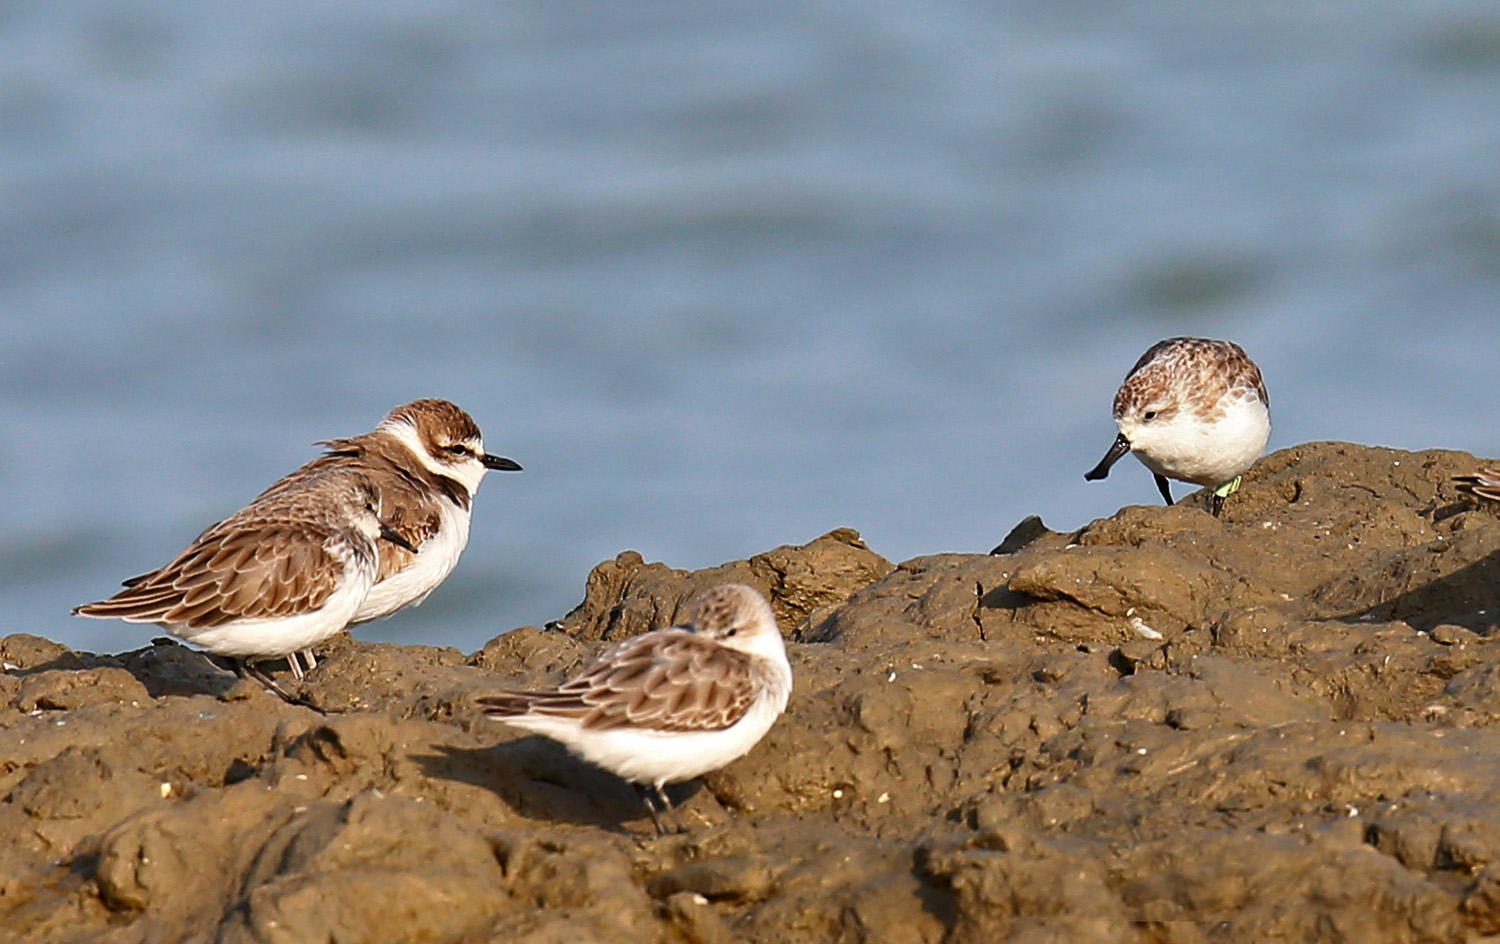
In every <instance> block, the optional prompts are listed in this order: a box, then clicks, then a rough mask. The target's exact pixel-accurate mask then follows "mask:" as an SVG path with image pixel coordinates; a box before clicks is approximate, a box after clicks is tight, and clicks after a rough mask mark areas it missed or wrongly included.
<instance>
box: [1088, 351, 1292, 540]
mask: <svg viewBox="0 0 1500 944" xmlns="http://www.w3.org/2000/svg"><path fill="white" fill-rule="evenodd" d="M1270 403H1271V401H1270V398H1269V397H1267V396H1266V385H1265V382H1264V381H1263V380H1262V379H1261V376H1260V368H1258V367H1256V366H1255V362H1254V361H1252V360H1251V359H1250V356H1249V355H1248V354H1246V353H1245V350H1244V348H1242V347H1240V346H1239V345H1238V344H1234V343H1233V342H1230V341H1215V340H1211V339H1209V338H1168V339H1166V340H1165V341H1158V342H1157V343H1156V344H1153V345H1152V346H1151V348H1150V349H1149V350H1147V351H1146V353H1145V354H1142V355H1141V359H1140V360H1138V361H1136V364H1135V366H1134V367H1132V368H1131V369H1130V373H1129V374H1127V375H1126V377H1125V382H1124V383H1122V384H1121V385H1120V389H1119V390H1118V391H1116V393H1115V402H1114V417H1115V425H1116V426H1118V427H1119V430H1120V432H1119V435H1118V436H1116V437H1115V441H1114V443H1113V444H1112V445H1111V446H1110V447H1109V451H1108V452H1107V453H1105V455H1104V458H1103V459H1101V460H1099V464H1098V465H1096V466H1095V467H1094V468H1092V469H1090V470H1089V471H1088V472H1086V473H1084V476H1083V477H1084V478H1085V479H1088V480H1089V481H1093V480H1095V479H1102V478H1104V477H1106V476H1108V475H1109V469H1110V466H1112V465H1114V464H1115V463H1116V462H1117V461H1119V460H1120V459H1121V458H1122V457H1123V456H1124V455H1125V454H1126V453H1130V452H1133V453H1135V456H1136V458H1137V459H1139V460H1141V464H1142V465H1144V466H1145V467H1146V468H1148V469H1150V470H1151V473H1152V475H1153V476H1154V477H1155V478H1156V487H1157V490H1158V491H1160V492H1161V496H1162V498H1165V499H1166V501H1167V504H1168V505H1170V504H1172V489H1171V486H1170V485H1169V484H1168V483H1167V480H1168V479H1176V480H1177V481H1179V482H1191V483H1192V484H1194V485H1203V486H1207V487H1210V488H1212V489H1213V490H1214V492H1213V498H1212V506H1211V507H1212V511H1213V515H1214V517H1215V518H1217V517H1218V516H1219V512H1220V511H1222V510H1223V507H1224V499H1225V498H1227V497H1228V496H1229V495H1231V494H1233V493H1234V492H1235V490H1236V489H1238V488H1239V487H1240V478H1241V476H1243V475H1244V474H1245V473H1246V472H1248V471H1250V467H1251V466H1252V465H1254V464H1255V460H1256V459H1258V458H1260V454H1261V450H1263V449H1265V448H1266V440H1268V439H1269V438H1270V437H1271V406H1270Z"/></svg>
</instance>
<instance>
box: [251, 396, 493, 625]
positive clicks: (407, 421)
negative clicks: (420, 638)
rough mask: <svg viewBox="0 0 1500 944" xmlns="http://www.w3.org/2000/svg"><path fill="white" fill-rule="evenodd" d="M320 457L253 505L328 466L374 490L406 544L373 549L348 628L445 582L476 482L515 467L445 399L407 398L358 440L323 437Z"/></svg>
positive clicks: (465, 530)
mask: <svg viewBox="0 0 1500 944" xmlns="http://www.w3.org/2000/svg"><path fill="white" fill-rule="evenodd" d="M320 445H323V446H327V447H328V452H327V453H325V454H324V455H322V456H319V457H318V458H316V459H314V460H313V461H311V462H309V463H308V464H307V465H305V466H303V467H302V468H300V469H298V470H297V471H296V472H293V473H292V474H291V475H288V476H287V477H286V478H283V479H282V480H280V481H279V482H277V483H276V484H274V485H272V486H271V487H270V488H268V489H266V490H265V491H264V492H262V493H261V495H260V497H259V498H257V499H256V500H257V501H259V500H260V499H262V498H266V497H268V496H271V495H275V494H276V493H278V492H281V491H284V490H286V489H292V488H297V487H298V485H299V482H300V481H301V480H302V479H303V478H305V477H307V476H310V475H316V474H318V473H320V472H322V471H324V470H326V469H331V468H352V469H358V470H360V471H361V472H363V473H364V474H366V475H368V476H369V477H370V479H371V481H373V482H374V483H375V486H376V487H377V488H378V489H380V496H381V507H382V509H383V516H384V520H385V523H386V524H388V525H390V527H391V530H393V531H395V532H396V533H397V534H400V535H401V536H402V537H403V538H405V539H406V543H407V544H408V545H410V548H415V550H411V549H410V548H408V547H403V546H401V545H398V544H395V543H392V542H389V541H386V542H382V543H381V545H380V572H379V574H378V576H377V578H376V581H375V586H374V587H373V588H372V589H371V590H370V594H369V596H367V597H366V598H365V600H364V602H363V603H361V604H360V607H359V610H358V611H357V612H356V613H355V614H354V620H353V622H355V623H363V622H367V621H369V620H375V619H380V618H381V617H383V616H389V615H391V614H392V613H394V612H396V611H397V610H399V609H401V608H402V607H404V606H411V605H414V604H418V603H421V602H422V601H423V600H425V599H427V595H428V594H430V593H432V591H433V590H435V589H437V586H438V584H440V583H442V582H443V581H444V580H445V579H447V577H448V575H449V574H450V573H452V572H453V568H454V567H455V566H456V565H457V564H458V558H459V555H461V554H462V553H463V551H464V547H465V546H466V545H467V544H468V543H469V516H470V510H471V508H472V506H473V503H474V495H475V493H476V492H478V491H479V483H480V482H482V481H483V480H484V476H485V473H486V472H488V471H489V470H491V469H494V470H497V471H502V472H519V471H521V466H520V465H518V464H517V463H516V462H514V461H512V460H510V459H506V458H504V457H503V456H494V455H490V454H489V453H487V452H485V451H484V437H483V436H482V435H480V432H479V426H478V424H476V423H475V422H474V419H473V417H471V416H469V414H468V413H466V412H464V411H463V410H462V409H460V408H459V407H458V405H457V404H454V403H450V402H449V401H447V400H435V399H427V400H414V401H412V402H411V403H407V404H404V405H402V406H398V407H396V408H395V409H394V410H392V411H391V412H390V414H389V415H387V416H386V418H385V419H384V420H381V422H380V425H379V426H377V427H375V429H374V430H373V431H371V432H368V433H365V434H364V435H362V436H353V437H350V438H348V439H330V440H327V441H325V442H323V443H320Z"/></svg>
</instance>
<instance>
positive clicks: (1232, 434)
mask: <svg viewBox="0 0 1500 944" xmlns="http://www.w3.org/2000/svg"><path fill="white" fill-rule="evenodd" d="M1126 436H1127V438H1128V439H1130V445H1131V449H1132V451H1133V452H1134V453H1135V455H1136V458H1138V459H1140V460H1141V463H1142V464H1143V465H1145V466H1146V468H1148V469H1150V470H1151V471H1152V472H1155V473H1157V474H1158V475H1165V476H1166V477H1167V478H1170V479H1176V480H1178V481H1179V482H1191V483H1193V484H1194V485H1207V486H1217V485H1223V484H1224V483H1225V482H1228V481H1230V480H1232V479H1233V478H1234V477H1235V476H1237V475H1243V474H1244V473H1245V472H1247V471H1249V469H1250V467H1251V466H1252V465H1254V464H1255V460H1256V459H1258V458H1259V457H1260V454H1261V450H1263V449H1265V448H1266V440H1268V439H1269V438H1270V437H1271V413H1270V411H1269V410H1267V409H1266V405H1265V404H1264V403H1262V402H1261V401H1260V400H1259V398H1244V399H1238V400H1235V401H1234V402H1232V403H1229V404H1226V409H1225V411H1224V414H1223V415H1222V416H1221V417H1219V418H1218V419H1217V420H1216V421H1215V422H1212V423H1205V422H1202V421H1201V420H1199V419H1198V418H1197V417H1196V416H1195V415H1194V414H1192V413H1190V412H1188V411H1186V410H1184V411H1183V412H1182V413H1181V414H1180V415H1179V416H1178V417H1176V418H1175V419H1174V420H1173V421H1172V422H1171V423H1168V424H1164V425H1157V426H1146V425H1144V424H1143V425H1141V426H1139V427H1137V428H1135V429H1133V430H1131V431H1130V432H1129V433H1127V434H1126Z"/></svg>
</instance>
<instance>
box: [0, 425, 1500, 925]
mask: <svg viewBox="0 0 1500 944" xmlns="http://www.w3.org/2000/svg"><path fill="white" fill-rule="evenodd" d="M1478 464H1479V462H1478V460H1476V459H1474V458H1473V457H1472V456H1468V455H1466V454H1463V453H1455V452H1439V451H1432V452H1423V453H1406V452H1398V451H1395V450H1388V449H1375V448H1368V447H1362V446H1355V445H1350V444H1343V443H1315V444H1309V445H1305V446H1299V447H1296V448H1294V449H1289V450H1284V451H1282V452H1279V453H1276V454H1274V455H1271V456H1268V457H1266V458H1265V459H1264V460H1262V461H1261V462H1260V463H1259V464H1258V465H1257V466H1256V467H1255V469H1254V470H1252V472H1251V474H1250V475H1248V476H1247V477H1246V480H1245V483H1244V486H1243V488H1242V489H1241V490H1240V492H1239V493H1237V494H1236V495H1235V496H1233V498H1231V500H1230V501H1229V502H1228V504H1227V505H1226V507H1225V513H1224V517H1222V518H1219V519H1214V518H1212V517H1211V516H1209V515H1208V514H1206V513H1205V511H1204V508H1205V499H1204V496H1203V495H1202V494H1198V495H1194V496H1190V497H1189V498H1187V499H1185V500H1184V501H1183V502H1181V503H1180V504H1179V505H1178V506H1176V507H1171V508H1167V507H1159V506H1137V507H1129V508H1124V509H1122V510H1121V511H1120V512H1119V513H1117V514H1115V515H1113V516H1111V517H1109V518H1107V519H1101V520H1099V521H1095V522H1092V523H1090V524H1089V525H1088V526H1086V527H1084V528H1082V529H1080V530H1079V531H1077V532H1074V533H1069V534H1064V533H1058V532H1054V531H1051V530H1049V529H1048V528H1047V527H1046V526H1045V525H1044V524H1043V523H1042V522H1040V521H1039V520H1037V519H1034V518H1032V519H1027V521H1025V522H1022V523H1021V524H1019V525H1018V526H1017V527H1016V528H1015V529H1014V530H1012V532H1011V533H1010V534H1008V535H997V538H1003V540H1000V541H999V546H998V547H996V549H995V552H993V553H991V554H936V555H929V556H924V557H919V558H916V559H914V560H909V561H905V562H902V563H900V564H895V565H893V564H891V563H889V562H887V561H886V560H885V559H884V558H882V557H880V556H879V555H878V554H877V553H875V552H874V551H872V550H870V549H869V548H867V547H866V546H865V545H864V543H863V542H862V541H861V540H860V538H859V536H858V534H857V533H855V532H853V531H851V530H839V531H834V532H832V533H830V534H828V535H825V536H823V537H821V538H818V539H817V540H815V541H813V542H811V543H809V544H806V545H803V546H785V547H780V548H776V549H774V550H771V551H768V552H766V553H765V554H761V555H757V556H756V557H753V558H751V559H749V560H746V561H734V562H730V563H727V564H724V565H722V566H720V567H716V568H711V569H709V570H704V571H697V572H686V571H681V570H675V569H672V568H670V567H668V566H666V565H664V564H660V563H648V562H646V561H645V560H643V559H642V558H641V557H640V555H638V554H635V553H633V552H625V553H623V554H621V555H619V556H618V557H617V558H615V559H614V560H612V561H606V562H604V563H602V564H600V565H599V566H598V567H597V568H595V570H594V571H593V573H591V574H589V575H588V577H587V580H586V581H585V582H584V583H585V587H584V599H583V601H582V602H581V603H580V604H579V606H578V607H576V608H575V609H574V610H573V611H572V612H571V613H569V614H567V615H566V616H563V617H561V618H559V619H558V620H556V621H555V622H553V623H551V624H549V625H548V626H547V627H545V628H538V627H523V628H520V629H517V630H515V631H513V632H510V633H507V634H505V635H502V636H499V637H497V638H496V639H494V640H492V641H491V642H490V643H489V644H487V645H486V646H485V647H484V648H483V649H481V650H480V651H479V652H476V653H472V654H468V655H465V654H463V653H459V652H456V651H454V650H446V649H437V648H432V647H424V646H390V645H373V644H367V643H362V642H360V641H358V639H357V638H348V637H339V638H337V639H335V640H331V641H330V642H329V644H328V645H327V646H325V647H324V649H323V651H321V652H320V658H321V660H322V661H321V662H320V664H319V666H318V667H317V668H316V669H315V670H314V671H313V672H311V673H310V675H309V677H308V680H307V682H306V683H305V686H304V689H303V691H304V694H305V696H306V699H307V703H308V704H307V706H291V705H287V704H284V703H283V702H281V701H280V700H278V699H276V698H274V697H272V696H270V695H268V694H267V693H265V692H264V691H262V690H261V689H259V687H257V686H254V685H246V684H244V683H242V682H238V681H236V680H235V679H234V678H233V677H232V676H230V675H229V674H228V673H227V672H226V671H225V670H224V669H223V668H222V667H220V666H216V665H214V664H213V663H212V662H211V661H209V660H207V659H206V658H204V657H203V656H202V655H201V654H199V653H196V652H194V651H192V650H191V649H189V648H187V647H184V646H181V645H178V644H175V643H172V642H170V641H168V640H161V641H158V642H156V643H154V644H152V645H151V646H147V647H144V648H142V649H138V650H135V651H133V652H127V653H122V654H118V655H94V654H90V653H75V652H71V651H69V650H67V649H65V648H64V647H61V646H58V645H56V644H55V643H50V642H48V641H47V640H43V639H38V638H37V637H35V636H27V635H25V634H24V633H21V632H17V633H15V634H13V635H10V636H6V637H4V638H0V657H3V663H4V671H3V674H0V706H3V707H0V744H3V745H4V748H5V749H4V752H3V754H0V834H3V835H5V836H6V837H8V841H7V843H5V844H4V845H3V846H0V940H4V941H17V942H70V941H80V942H81V941H90V942H93V941H104V942H110V941H121V942H126V941H129V942H135V941H157V940H160V941H189V942H200V941H201V942H234V944H241V942H245V944H250V942H255V944H270V942H283V941H285V942H293V941H296V942H300V941H310V940H319V941H322V940H338V941H344V942H359V941H370V942H375V941H391V940H410V941H432V942H454V944H468V942H481V941H492V940H493V941H499V940H505V941H524V942H563V941H600V942H616V941H618V942H622V944H623V942H632V944H633V942H643V941H644V942H651V941H659V942H664V944H665V942H683V941H687V942H704V944H727V942H787V941H792V942H800V941H809V942H812V941H839V942H861V941H871V942H876V941H878V942H899V944H907V942H910V944H967V942H981V941H982V942H990V941H1012V942H1054V941H1055V942H1075V941H1100V942H1142V944H1145V942H1153V944H1155V942H1173V944H1185V942H1193V944H1197V942H1239V941H1261V940H1276V941H1338V940H1341V941H1360V942H1375V944H1383V942H1393V944H1394V942H1450V941H1451V942H1463V941H1478V940H1482V939H1484V937H1485V936H1486V935H1490V936H1494V935H1497V934H1500V674H1497V669H1496V666H1500V633H1497V630H1496V625H1497V620H1496V617H1495V614H1497V613H1500V508H1494V507H1485V506H1481V505H1480V504H1478V503H1476V502H1475V501H1474V500H1472V499H1469V498H1467V497H1464V496H1463V495H1461V494H1460V493H1458V492H1457V491H1456V490H1455V489H1454V488H1453V487H1452V485H1451V478H1452V476H1454V475H1456V474H1460V473H1463V472H1467V471H1471V470H1472V469H1473V468H1474V467H1475V466H1476V465H1478ZM726 580H734V581H740V582H745V583H749V584H752V585H754V586H756V587H759V588H760V589H762V590H763V591H765V592H766V593H767V595H768V596H769V598H770V599H771V600H772V603H773V607H774V609H775V612H776V615H777V619H778V622H779V623H780V625H781V629H782V631H783V633H784V634H785V636H786V637H787V640H788V650H789V655H790V657H791V660H792V664H793V671H794V673H795V677H796V686H795V690H794V692H793V694H792V698H791V702H790V704H789V706H788V709H787V713H786V715H785V716H784V717H783V718H782V719H780V721H778V723H777V724H776V725H775V726H774V727H773V728H772V729H771V731H770V733H769V734H768V735H767V736H766V738H765V739H764V741H762V743H761V744H759V745H758V746H757V747H756V748H755V749H754V750H753V751H751V753H750V754H749V755H748V756H746V757H745V758H742V759H741V760H739V761H737V762H735V763H733V764H731V765H729V766H728V767H726V768H724V769H723V770H719V771H716V772H714V773H711V774H709V775H708V776H706V777H704V778H703V779H702V780H701V781H697V782H692V783H686V784H679V785H676V786H673V787H671V788H669V789H670V791H671V792H672V795H673V797H674V799H675V801H676V803H677V804H678V806H679V809H680V812H681V818H682V820H683V821H684V823H685V824H686V826H687V831H686V832H684V833H681V834H669V835H664V836H658V835H656V834H655V832H654V830H653V829H652V828H651V824H650V820H649V818H648V817H647V816H646V814H645V811H644V810H643V808H642V807H641V805H640V802H639V800H638V798H637V797H636V795H635V793H634V791H633V790H632V789H631V788H630V787H629V786H628V785H626V784H624V783H623V782H621V781H619V780H618V779H617V778H615V777H613V776H611V775H610V774H608V773H605V772H603V771H600V770H598V769H595V768H593V767H590V766H589V765H587V764H585V763H583V762H581V761H579V760H577V759H575V758H573V757H571V756H570V755H569V754H568V753H567V752H566V751H565V750H563V749H561V748H560V747H559V746H558V745H556V744H554V743H552V742H550V741H548V740H546V739H545V738H540V737H536V736H529V735H523V734H521V733H520V732H518V731H514V730H511V729H509V728H506V727H504V726H503V725H500V724H498V723H495V722H491V721H489V720H487V719H485V718H483V717H481V716H480V715H479V714H478V712H477V711H476V710H475V707H474V699H475V698H476V696H478V695H479V694H482V693H484V692H486V691H488V690H490V689H492V688H494V687H496V686H498V685H508V686H513V685H528V684H533V683H541V682H548V681H556V680H558V679H560V678H562V677H564V676H565V675H566V674H567V673H569V672H572V671H576V670H577V669H578V668H579V667H581V666H582V665H585V664H586V663H587V662H588V661H589V660H590V659H592V658H594V657H595V656H597V655H598V654H599V653H600V652H602V651H603V650H604V649H605V648H607V647H608V646H609V645H611V644H613V643H615V642H617V641H619V640H620V639H623V638H628V637H629V636H631V635H634V634H636V633H639V632H643V631H645V630H647V629H650V628H654V627H657V626H662V625H667V624H669V623H674V622H679V621H681V620H682V619H683V618H684V617H685V616H686V614H687V611H688V608H689V607H690V606H691V604H692V601H693V599H694V597H695V596H696V595H697V594H698V593H700V592H702V591H703V590H704V589H706V588H708V587H710V586H712V585H714V584H716V583H719V582H723V581H726ZM399 618H400V617H399V616H397V617H396V619H399ZM16 629H18V630H21V629H24V627H16ZM271 668H272V669H273V671H276V670H278V669H279V667H277V666H274V665H272V666H271ZM277 674H278V677H279V678H280V679H281V681H282V682H283V683H284V684H286V685H293V684H294V682H293V681H292V680H291V679H290V677H289V675H288V674H287V673H286V672H285V670H279V671H277Z"/></svg>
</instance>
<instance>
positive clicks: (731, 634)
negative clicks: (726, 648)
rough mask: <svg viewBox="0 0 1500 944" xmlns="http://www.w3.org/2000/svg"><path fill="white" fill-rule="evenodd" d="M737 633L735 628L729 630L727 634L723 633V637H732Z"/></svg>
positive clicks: (737, 630)
mask: <svg viewBox="0 0 1500 944" xmlns="http://www.w3.org/2000/svg"><path fill="white" fill-rule="evenodd" d="M737 632H739V629H737V628H731V629H730V630H729V632H727V633H725V634H724V635H726V636H733V635H734V634H735V633H737Z"/></svg>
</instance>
